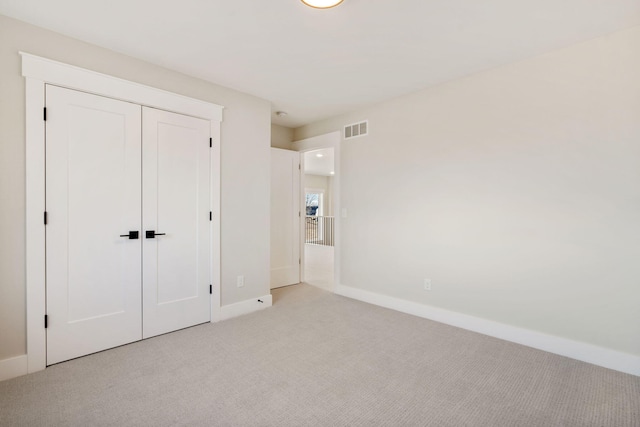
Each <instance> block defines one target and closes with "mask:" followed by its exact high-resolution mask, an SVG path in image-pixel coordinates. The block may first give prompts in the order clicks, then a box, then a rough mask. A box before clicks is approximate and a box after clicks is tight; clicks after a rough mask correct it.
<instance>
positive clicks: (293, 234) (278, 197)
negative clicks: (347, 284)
mask: <svg viewBox="0 0 640 427" xmlns="http://www.w3.org/2000/svg"><path fill="white" fill-rule="evenodd" d="M301 218H303V215H302V212H301V211H300V154H299V153H297V152H295V151H289V150H282V149H278V148H272V149H271V289H273V288H278V287H281V286H287V285H292V284H295V283H299V282H300V221H301Z"/></svg>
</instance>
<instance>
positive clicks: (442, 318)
mask: <svg viewBox="0 0 640 427" xmlns="http://www.w3.org/2000/svg"><path fill="white" fill-rule="evenodd" d="M335 293H336V294H338V295H342V296H345V297H348V298H352V299H356V300H359V301H363V302H367V303H369V304H374V305H378V306H381V307H386V308H390V309H392V310H396V311H401V312H403V313H407V314H412V315H414V316H419V317H424V318H425V319H430V320H435V321H436V322H440V323H446V324H447V325H452V326H456V327H458V328H462V329H467V330H469V331H473V332H478V333H481V334H484V335H489V336H492V337H495V338H500V339H503V340H506V341H511V342H515V343H518V344H522V345H526V346H528V347H533V348H536V349H538V350H544V351H548V352H549V353H555V354H559V355H561V356H565V357H570V358H572V359H576V360H580V361H583V362H587V363H591V364H594V365H598V366H602V367H605V368H609V369H614V370H616V371H620V372H625V373H627V374H632V375H637V376H640V356H635V355H632V354H628V353H623V352H620V351H615V350H611V349H608V348H605V347H599V346H596V345H593V344H587V343H583V342H579V341H573V340H570V339H567V338H561V337H557V336H554V335H548V334H544V333H542V332H536V331H533V330H531V329H524V328H520V327H517V326H511V325H508V324H505V323H499V322H494V321H491V320H487V319H482V318H480V317H474V316H469V315H467V314H462V313H458V312H455V311H449V310H444V309H441V308H436V307H432V306H428V305H425V304H419V303H416V302H411V301H407V300H403V299H399V298H394V297H390V296H386V295H382V294H378V293H374V292H369V291H365V290H363V289H358V288H352V287H350V286H344V285H338V286H336V289H335Z"/></svg>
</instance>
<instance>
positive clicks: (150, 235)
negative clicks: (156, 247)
mask: <svg viewBox="0 0 640 427" xmlns="http://www.w3.org/2000/svg"><path fill="white" fill-rule="evenodd" d="M144 234H145V237H146V238H147V239H155V237H156V236H165V235H166V233H156V230H147V231H145V232H144Z"/></svg>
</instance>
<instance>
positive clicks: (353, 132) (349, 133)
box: [344, 120, 369, 139]
mask: <svg viewBox="0 0 640 427" xmlns="http://www.w3.org/2000/svg"><path fill="white" fill-rule="evenodd" d="M368 133H369V121H368V120H365V121H363V122H360V123H354V124H352V125H347V126H345V127H344V139H351V138H356V137H358V136H365V135H367V134H368Z"/></svg>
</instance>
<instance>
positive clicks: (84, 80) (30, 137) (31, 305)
mask: <svg viewBox="0 0 640 427" xmlns="http://www.w3.org/2000/svg"><path fill="white" fill-rule="evenodd" d="M20 56H21V59H22V75H23V77H24V78H25V107H26V111H25V114H26V129H25V131H26V132H25V135H26V189H27V191H26V218H25V220H26V285H27V292H26V303H27V319H26V320H27V325H26V326H27V366H26V372H24V373H25V374H26V373H32V372H36V371H39V370H42V369H45V367H46V363H47V362H46V354H47V348H46V341H47V339H46V335H47V334H46V329H45V322H44V317H45V315H46V313H47V311H46V292H45V280H46V273H45V270H46V268H45V267H46V266H45V259H46V256H45V252H46V251H45V228H46V226H45V224H44V222H43V213H44V211H45V123H46V122H45V119H44V118H43V108H44V107H45V85H46V84H52V85H57V86H60V87H66V88H70V89H76V90H79V91H84V92H87V93H93V94H96V95H102V96H105V97H109V98H112V99H118V100H122V101H126V102H131V103H134V104H138V105H146V106H149V107H154V108H159V109H163V110H166V111H174V112H177V113H181V114H185V115H189V116H192V117H200V118H203V119H206V120H208V121H209V122H210V126H211V137H212V141H213V143H212V148H211V149H210V154H209V155H208V157H209V158H210V161H211V174H210V183H211V186H210V188H211V207H210V209H211V211H212V212H213V220H212V221H211V229H210V236H211V237H210V253H211V254H212V255H211V266H210V276H211V284H212V285H213V293H212V294H211V295H210V298H211V314H210V315H211V321H219V320H220V319H221V311H220V264H221V263H220V185H221V183H220V148H221V141H220V128H221V122H222V113H223V109H224V107H222V106H221V105H216V104H213V103H211V102H206V101H202V100H198V99H194V98H189V97H186V96H183V95H179V94H176V93H172V92H167V91H165V90H161V89H157V88H154V87H150V86H145V85H141V84H139V83H134V82H131V81H127V80H123V79H120V78H117V77H113V76H109V75H106V74H102V73H99V72H95V71H92V70H87V69H84V68H80V67H76V66H72V65H69V64H65V63H62V62H58V61H54V60H51V59H47V58H43V57H40V56H36V55H31V54H28V53H25V52H20ZM51 114H53V113H52V112H50V115H51ZM53 321H54V320H53V319H52V322H53Z"/></svg>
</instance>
